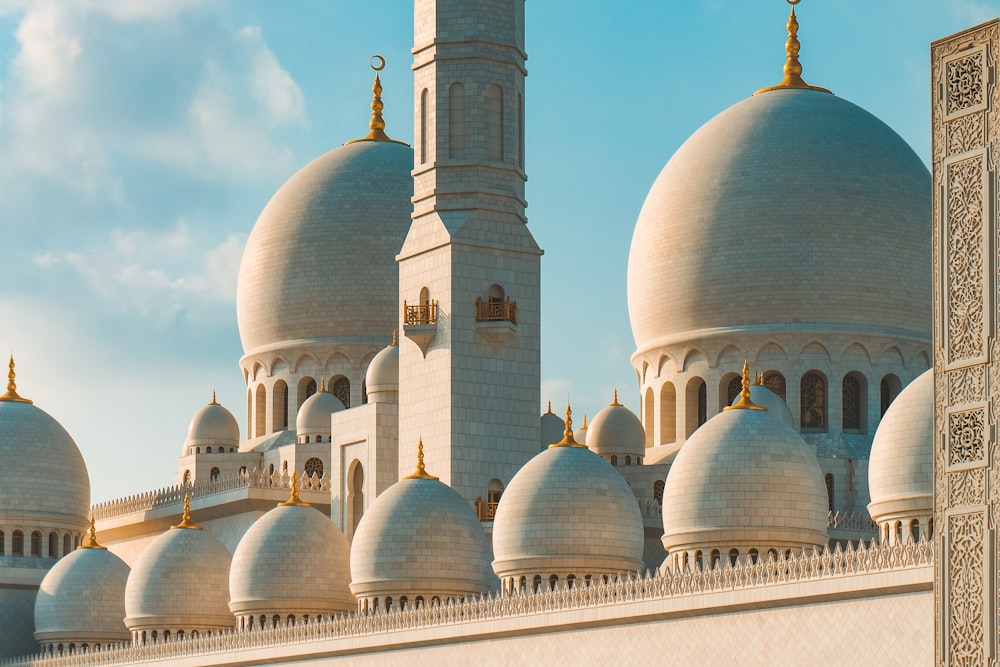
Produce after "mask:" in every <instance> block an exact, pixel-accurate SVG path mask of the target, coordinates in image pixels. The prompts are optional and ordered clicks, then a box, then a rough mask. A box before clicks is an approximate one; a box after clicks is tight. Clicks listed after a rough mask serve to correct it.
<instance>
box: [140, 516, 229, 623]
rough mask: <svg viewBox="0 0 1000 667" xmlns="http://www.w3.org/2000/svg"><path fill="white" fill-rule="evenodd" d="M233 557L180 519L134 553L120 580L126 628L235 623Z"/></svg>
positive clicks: (212, 539) (207, 536)
mask: <svg viewBox="0 0 1000 667" xmlns="http://www.w3.org/2000/svg"><path fill="white" fill-rule="evenodd" d="M231 561H232V556H231V555H230V553H229V551H228V550H227V549H226V547H225V546H223V544H222V542H220V541H219V540H217V539H216V538H215V537H213V536H212V534H211V533H209V532H208V531H206V530H202V529H200V528H197V527H194V526H193V524H191V523H190V513H189V509H188V503H187V499H185V508H184V519H183V520H182V521H181V523H180V524H179V525H177V526H174V527H173V528H171V529H170V530H168V531H166V532H164V533H162V534H161V535H159V536H158V537H157V538H156V539H154V540H153V541H152V542H150V543H149V545H148V546H147V547H146V548H145V549H144V550H143V551H142V553H140V554H139V557H138V558H137V559H136V560H135V563H134V564H133V566H132V572H131V574H129V577H128V582H127V583H126V584H125V625H127V626H128V628H129V630H145V629H150V630H159V631H162V630H171V629H181V630H185V631H190V630H197V629H206V628H229V627H233V626H234V620H235V619H234V617H233V614H232V613H231V612H230V611H229V566H230V563H231Z"/></svg>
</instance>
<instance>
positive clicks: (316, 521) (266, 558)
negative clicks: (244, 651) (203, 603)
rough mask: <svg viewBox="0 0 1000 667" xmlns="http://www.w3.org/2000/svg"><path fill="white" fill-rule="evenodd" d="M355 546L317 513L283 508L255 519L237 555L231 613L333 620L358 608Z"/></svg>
mask: <svg viewBox="0 0 1000 667" xmlns="http://www.w3.org/2000/svg"><path fill="white" fill-rule="evenodd" d="M350 558H351V546H350V544H348V542H347V538H346V537H344V534H343V533H342V532H340V529H339V528H337V527H336V526H335V525H334V524H333V522H332V521H330V518H329V517H328V516H324V515H323V514H322V513H321V512H319V511H318V510H317V509H316V508H314V507H309V506H305V505H279V506H278V507H275V508H274V509H272V510H271V511H269V512H267V513H266V514H264V516H262V517H260V518H259V519H257V521H255V522H254V524H253V525H252V526H250V529H249V530H248V531H247V532H246V534H245V535H244V536H243V538H242V539H241V540H240V543H239V544H238V545H237V547H236V551H235V552H234V553H233V564H232V567H231V569H230V571H229V591H230V595H231V600H230V602H229V608H230V609H231V610H232V612H233V613H234V614H236V615H237V616H241V615H244V614H249V615H253V614H267V615H268V618H269V619H270V615H271V614H296V615H301V614H310V615H313V616H315V615H317V614H333V613H336V612H340V611H353V610H354V609H355V607H356V602H355V600H354V596H353V595H351V591H350V588H349V583H350V575H351V572H350Z"/></svg>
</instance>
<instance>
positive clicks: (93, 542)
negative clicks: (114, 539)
mask: <svg viewBox="0 0 1000 667" xmlns="http://www.w3.org/2000/svg"><path fill="white" fill-rule="evenodd" d="M77 549H107V547H102V546H101V545H100V544H98V543H97V529H96V528H94V515H93V514H91V515H90V530H88V531H87V537H86V539H84V541H83V544H81V545H80V546H79V547H77Z"/></svg>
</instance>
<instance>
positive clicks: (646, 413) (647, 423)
mask: <svg viewBox="0 0 1000 667" xmlns="http://www.w3.org/2000/svg"><path fill="white" fill-rule="evenodd" d="M661 412H662V411H661ZM653 418H654V416H653V389H652V387H648V388H647V389H646V398H645V400H644V401H643V402H642V421H643V426H644V427H645V430H646V446H647V447H652V446H653V444H654V443H653V424H654V422H653Z"/></svg>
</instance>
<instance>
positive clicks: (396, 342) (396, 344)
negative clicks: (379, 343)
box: [389, 329, 399, 347]
mask: <svg viewBox="0 0 1000 667" xmlns="http://www.w3.org/2000/svg"><path fill="white" fill-rule="evenodd" d="M389 347H399V337H398V336H397V335H396V330H395V329H393V330H392V342H391V343H389Z"/></svg>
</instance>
